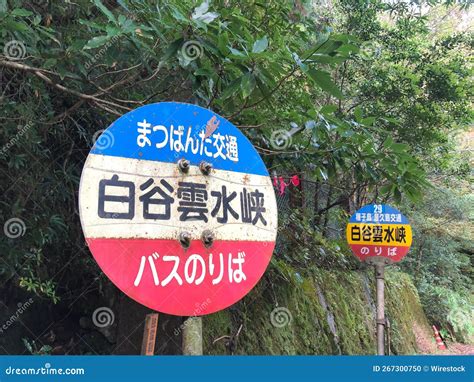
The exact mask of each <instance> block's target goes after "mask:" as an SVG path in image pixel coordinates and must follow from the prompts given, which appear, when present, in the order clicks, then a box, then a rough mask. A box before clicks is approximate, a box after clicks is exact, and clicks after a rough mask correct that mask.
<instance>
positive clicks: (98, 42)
mask: <svg viewBox="0 0 474 382" xmlns="http://www.w3.org/2000/svg"><path fill="white" fill-rule="evenodd" d="M109 39H110V36H97V37H94V38H93V39H91V40H89V41H88V42H87V44H86V46H85V47H84V49H94V48H98V47H99V46H102V45H104V44H105V43H106V42H107V41H109Z"/></svg>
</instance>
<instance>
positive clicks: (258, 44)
mask: <svg viewBox="0 0 474 382" xmlns="http://www.w3.org/2000/svg"><path fill="white" fill-rule="evenodd" d="M267 48H268V39H267V36H265V37H263V38H261V39H260V40H257V41H255V43H254V44H253V47H252V53H262V52H263V51H265V49H267Z"/></svg>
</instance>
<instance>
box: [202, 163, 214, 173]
mask: <svg viewBox="0 0 474 382" xmlns="http://www.w3.org/2000/svg"><path fill="white" fill-rule="evenodd" d="M199 169H200V170H201V172H202V174H203V175H209V174H210V173H211V170H212V164H210V163H209V162H201V163H200V164H199Z"/></svg>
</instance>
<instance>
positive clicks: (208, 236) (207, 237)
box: [201, 229, 214, 248]
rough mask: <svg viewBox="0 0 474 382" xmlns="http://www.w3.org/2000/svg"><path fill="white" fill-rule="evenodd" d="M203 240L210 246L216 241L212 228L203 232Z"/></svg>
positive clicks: (207, 246)
mask: <svg viewBox="0 0 474 382" xmlns="http://www.w3.org/2000/svg"><path fill="white" fill-rule="evenodd" d="M201 240H202V242H203V243H204V246H205V247H206V248H209V247H211V246H212V244H213V243H214V234H213V233H212V232H211V231H210V230H208V229H206V230H204V231H203V232H202V235H201Z"/></svg>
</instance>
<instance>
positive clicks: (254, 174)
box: [79, 102, 278, 316]
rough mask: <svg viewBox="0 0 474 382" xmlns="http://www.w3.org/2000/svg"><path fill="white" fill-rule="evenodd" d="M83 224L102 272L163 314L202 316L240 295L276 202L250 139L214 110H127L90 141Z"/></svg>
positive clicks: (254, 268) (263, 255) (256, 264)
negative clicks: (90, 148) (92, 145)
mask: <svg viewBox="0 0 474 382" xmlns="http://www.w3.org/2000/svg"><path fill="white" fill-rule="evenodd" d="M79 210H80V215H81V224H82V228H83V231H84V235H85V238H86V241H87V244H88V246H89V248H90V250H91V252H92V254H93V256H94V258H95V260H96V261H97V263H98V264H99V266H100V268H101V269H102V270H103V271H104V273H105V274H106V275H107V276H108V277H109V278H110V280H111V281H112V282H113V283H114V284H115V285H116V286H117V287H118V288H119V289H120V290H122V291H123V292H124V293H125V294H127V295H128V296H129V297H131V298H132V299H134V300H136V301H138V302H139V303H141V304H143V305H145V306H147V307H149V308H151V309H154V310H156V311H159V312H164V313H168V314H174V315H179V316H199V315H203V314H209V313H213V312H216V311H218V310H221V309H224V308H226V307H228V306H230V305H232V304H234V303H235V302H237V301H238V300H240V299H241V298H242V297H244V296H245V295H246V294H247V293H248V292H249V291H250V290H251V289H252V288H253V287H254V286H255V284H256V283H257V282H258V281H259V279H260V278H261V276H262V275H263V273H264V271H265V269H266V267H267V265H268V263H269V261H270V259H271V256H272V253H273V248H274V245H275V239H276V233H277V220H278V219H277V207H276V200H275V194H274V191H273V186H272V183H271V180H270V178H269V176H268V172H267V169H266V168H265V165H264V163H263V161H262V160H261V158H260V156H259V155H258V153H257V152H256V150H255V149H254V148H253V146H252V144H251V143H250V142H249V141H248V139H247V138H246V137H245V136H244V135H243V134H242V133H241V132H240V131H239V130H238V129H237V128H236V127H235V126H234V125H232V124H231V123H230V122H229V121H227V120H226V119H224V118H222V117H221V116H219V115H217V114H215V113H213V112H212V111H210V110H207V109H203V108H201V107H198V106H195V105H190V104H184V103H173V102H163V103H158V104H151V105H146V106H143V107H140V108H138V109H136V110H133V111H131V112H129V113H127V114H125V115H123V116H122V117H120V118H119V119H118V120H117V121H115V122H114V123H113V124H112V125H111V126H110V127H109V128H108V129H107V130H105V131H104V132H103V133H102V135H101V136H100V137H99V138H98V140H97V141H96V142H95V145H94V147H93V148H92V150H91V152H90V154H89V156H88V158H87V160H86V163H85V165H84V169H83V172H82V176H81V183H80V190H79Z"/></svg>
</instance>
